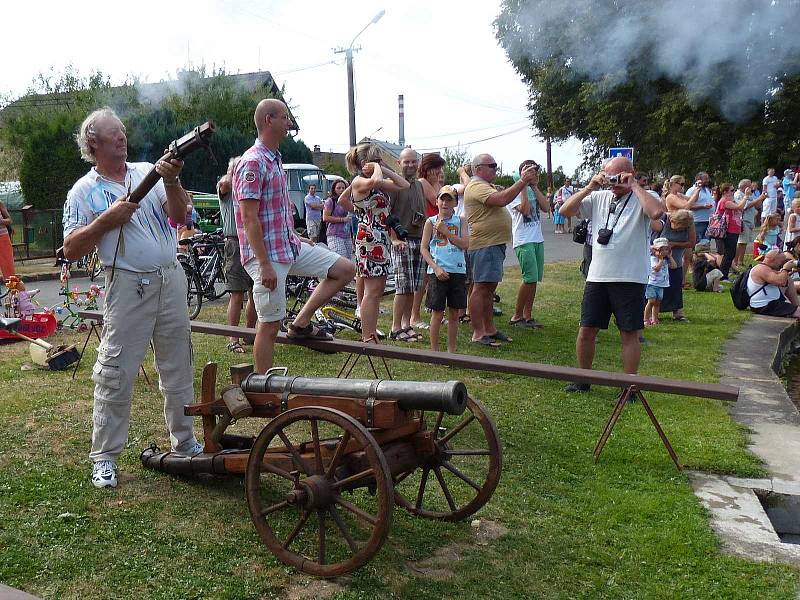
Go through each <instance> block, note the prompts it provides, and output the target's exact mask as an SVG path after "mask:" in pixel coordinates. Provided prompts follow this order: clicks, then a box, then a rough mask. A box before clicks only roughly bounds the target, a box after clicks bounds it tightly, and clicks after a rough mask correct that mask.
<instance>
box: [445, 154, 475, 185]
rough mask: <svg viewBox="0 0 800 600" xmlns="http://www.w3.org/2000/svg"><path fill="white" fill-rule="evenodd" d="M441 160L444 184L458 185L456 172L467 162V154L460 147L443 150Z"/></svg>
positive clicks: (458, 180)
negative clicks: (442, 162) (442, 161)
mask: <svg viewBox="0 0 800 600" xmlns="http://www.w3.org/2000/svg"><path fill="white" fill-rule="evenodd" d="M442 158H443V159H444V182H445V184H447V185H453V184H454V183H460V181H461V180H460V179H459V177H458V172H457V171H458V168H459V167H461V166H463V165H465V164H467V163H468V162H469V154H467V151H466V150H464V149H462V148H461V147H460V146H457V147H456V148H453V149H450V148H445V149H444V152H443V153H442Z"/></svg>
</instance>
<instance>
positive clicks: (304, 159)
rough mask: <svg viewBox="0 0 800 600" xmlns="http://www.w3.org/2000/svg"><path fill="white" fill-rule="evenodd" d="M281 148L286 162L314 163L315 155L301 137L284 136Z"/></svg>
mask: <svg viewBox="0 0 800 600" xmlns="http://www.w3.org/2000/svg"><path fill="white" fill-rule="evenodd" d="M279 149H280V151H281V157H282V159H283V162H284V163H307V164H313V163H314V155H313V154H312V153H311V150H310V149H309V147H308V146H306V145H305V143H303V140H301V139H299V138H293V137H285V138H283V140H282V141H281V145H280V148H279Z"/></svg>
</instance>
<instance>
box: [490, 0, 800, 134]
mask: <svg viewBox="0 0 800 600" xmlns="http://www.w3.org/2000/svg"><path fill="white" fill-rule="evenodd" d="M508 4H511V2H507V5H508ZM514 4H516V3H514ZM519 4H520V5H521V6H522V8H521V9H514V10H515V12H514V13H513V17H514V19H515V21H516V23H515V24H514V25H513V26H511V27H510V28H508V29H507V28H506V27H505V26H507V25H508V21H507V18H508V17H509V16H510V15H509V14H506V13H504V14H501V16H500V18H499V19H498V24H499V31H500V35H499V37H500V42H501V44H502V45H503V47H504V48H505V49H506V51H507V52H508V54H509V57H510V58H511V59H512V60H513V61H514V62H515V63H518V62H519V60H520V59H530V60H532V61H537V62H538V61H544V60H548V59H550V58H552V57H553V56H559V57H561V58H562V59H563V60H564V63H565V65H567V66H569V67H570V69H571V70H572V71H573V72H574V73H575V74H576V75H577V76H580V77H586V78H589V79H591V80H594V81H598V82H602V83H603V85H604V86H606V85H607V86H609V87H615V86H617V85H619V84H622V83H624V82H625V81H627V79H628V78H629V77H630V76H631V75H630V73H631V71H634V72H636V73H637V75H636V76H637V77H638V78H644V79H645V80H649V81H653V80H656V79H659V78H661V77H665V78H667V79H670V80H672V81H675V82H677V83H680V84H682V85H683V86H684V87H685V88H686V90H687V92H688V94H689V96H690V97H692V98H694V99H709V100H711V101H712V102H714V103H716V104H717V105H718V106H719V107H720V109H721V111H722V112H723V114H724V115H725V116H726V117H728V118H730V119H733V120H738V119H741V118H743V117H745V116H746V115H747V114H748V113H749V112H750V111H751V110H752V108H753V102H763V101H764V100H765V99H766V98H767V97H768V95H769V94H770V93H773V92H774V90H775V88H776V86H777V85H778V82H779V81H780V80H781V79H783V78H784V77H785V76H787V75H793V74H796V73H798V72H800V1H798V0H706V1H704V2H703V1H696V0H662V2H652V1H651V0H572V1H571V2H570V3H564V4H562V3H557V2H551V1H549V0H535V1H532V2H527V3H526V2H520V3H519ZM507 10H508V9H507ZM517 10H519V12H516V11H517ZM504 25H505V26H504ZM631 67H632V69H631Z"/></svg>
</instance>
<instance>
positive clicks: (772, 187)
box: [761, 175, 778, 199]
mask: <svg viewBox="0 0 800 600" xmlns="http://www.w3.org/2000/svg"><path fill="white" fill-rule="evenodd" d="M761 186H762V188H763V189H764V191H766V192H767V196H768V197H769V198H775V199H777V198H778V178H777V177H775V175H771V176H770V175H768V176H767V177H764V181H762V182H761Z"/></svg>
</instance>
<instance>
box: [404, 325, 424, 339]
mask: <svg viewBox="0 0 800 600" xmlns="http://www.w3.org/2000/svg"><path fill="white" fill-rule="evenodd" d="M403 331H405V333H406V336H408V341H409V342H421V341H422V340H423V337H422V334H421V333H417V332H416V331H414V328H413V327H412V326H411V325H409V326H408V327H406V328H405V329H403Z"/></svg>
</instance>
